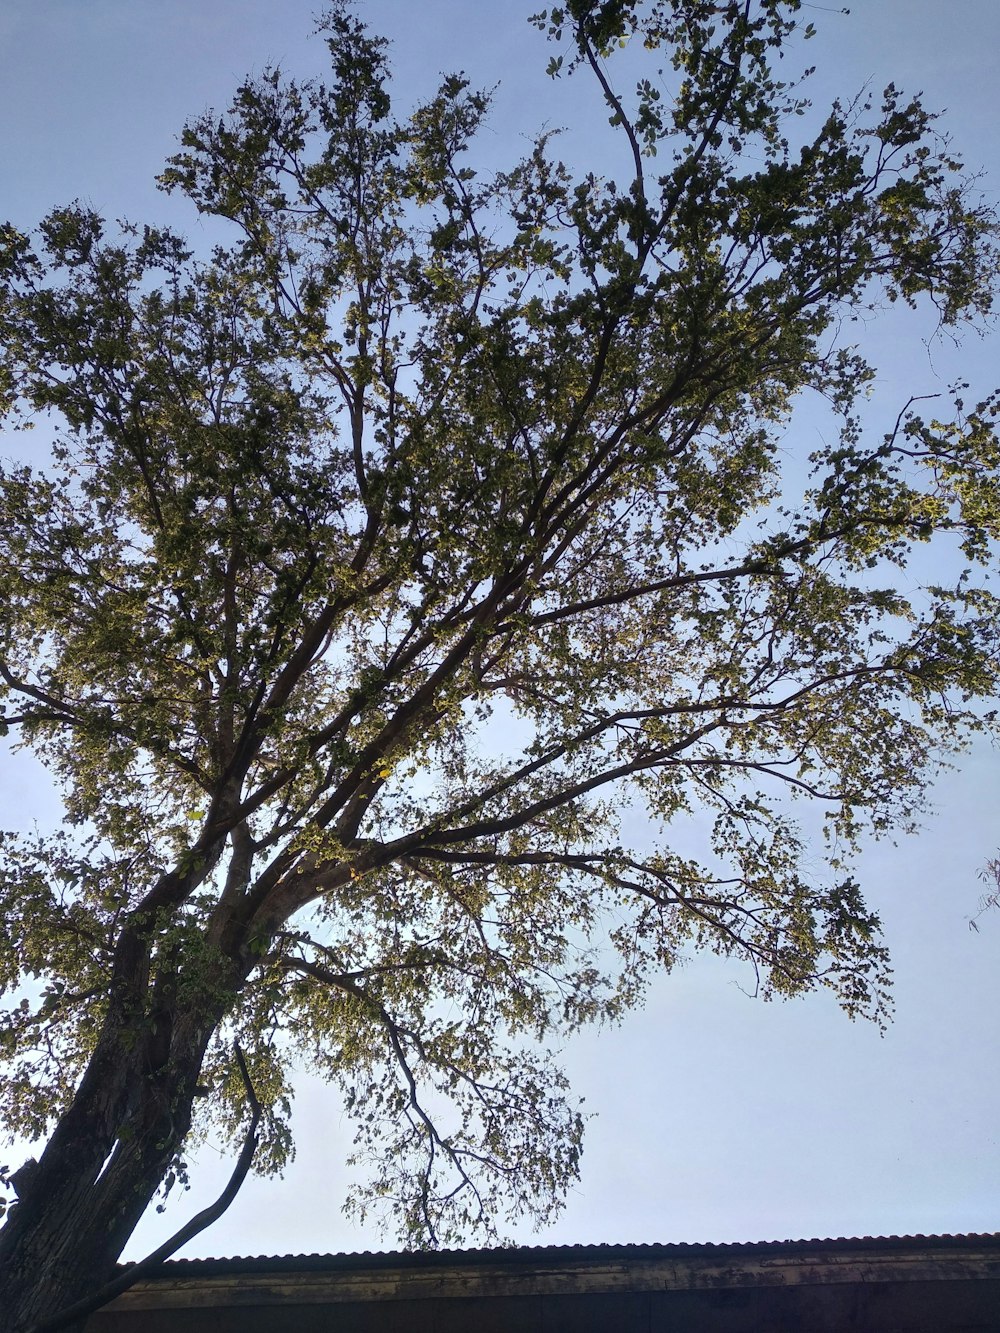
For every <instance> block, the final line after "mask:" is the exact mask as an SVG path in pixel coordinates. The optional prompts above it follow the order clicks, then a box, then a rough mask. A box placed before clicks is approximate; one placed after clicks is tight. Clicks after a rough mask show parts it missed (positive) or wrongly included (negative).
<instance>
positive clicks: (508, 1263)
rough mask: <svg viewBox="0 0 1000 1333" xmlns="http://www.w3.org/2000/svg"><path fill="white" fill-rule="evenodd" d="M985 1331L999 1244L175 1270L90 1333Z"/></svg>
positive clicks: (98, 1319)
mask: <svg viewBox="0 0 1000 1333" xmlns="http://www.w3.org/2000/svg"><path fill="white" fill-rule="evenodd" d="M376 1330H377V1333H459V1331H461V1333H501V1331H502V1333H632V1331H633V1330H635V1333H667V1331H668V1330H669V1333H751V1330H752V1331H753V1333H786V1330H787V1333H791V1331H792V1330H795V1331H796V1333H798V1331H799V1330H804V1331H805V1333H845V1331H854V1330H857V1331H859V1333H860V1331H861V1330H863V1331H864V1333H986V1330H997V1331H1000V1234H996V1235H987V1236H892V1237H871V1238H864V1239H854V1240H844V1239H842V1240H809V1241H776V1242H767V1243H757V1244H748V1245H594V1246H559V1247H544V1248H543V1247H539V1248H531V1249H497V1250H468V1251H444V1252H436V1253H424V1254H351V1255H307V1256H285V1257H279V1258H260V1259H193V1260H184V1259H182V1260H176V1261H173V1262H170V1263H167V1264H165V1265H164V1266H163V1267H162V1268H161V1269H160V1270H159V1271H158V1272H157V1274H156V1275H155V1276H153V1277H149V1278H147V1279H145V1280H143V1281H141V1282H139V1283H137V1284H136V1285H135V1286H134V1287H133V1288H132V1289H131V1290H130V1291H128V1292H126V1293H125V1294H124V1295H122V1296H120V1297H118V1299H117V1300H115V1301H114V1302H113V1303H112V1304H111V1305H109V1306H108V1307H106V1308H105V1309H104V1310H102V1311H99V1312H98V1313H97V1314H95V1315H93V1316H92V1317H91V1319H90V1321H89V1323H88V1325H87V1333H376Z"/></svg>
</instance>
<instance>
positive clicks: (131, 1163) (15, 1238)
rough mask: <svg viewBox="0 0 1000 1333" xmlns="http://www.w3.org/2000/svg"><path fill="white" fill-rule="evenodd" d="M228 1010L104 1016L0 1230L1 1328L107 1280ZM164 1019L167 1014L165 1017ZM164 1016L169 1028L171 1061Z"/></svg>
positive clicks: (175, 1140)
mask: <svg viewBox="0 0 1000 1333" xmlns="http://www.w3.org/2000/svg"><path fill="white" fill-rule="evenodd" d="M220 1018H221V1013H219V1012H216V1013H212V1014H205V1013H204V1012H202V1013H200V1014H198V1015H197V1017H196V1018H194V1017H192V1018H189V1017H188V1016H187V1015H174V1014H169V1015H168V1014H164V1013H163V1012H162V1010H161V1011H160V1013H159V1014H158V1015H157V1019H158V1021H157V1023H156V1024H153V1025H150V1024H148V1023H147V1024H146V1025H145V1033H146V1040H140V1041H138V1042H137V1041H136V1040H135V1038H136V1028H135V1025H134V1024H128V1025H122V1024H115V1023H112V1021H111V1016H110V1015H109V1019H108V1021H107V1022H106V1024H105V1028H104V1031H103V1033H102V1035H101V1038H100V1041H99V1043H98V1047H97V1050H96V1051H95V1052H94V1056H93V1058H92V1059H91V1062H90V1064H89V1066H88V1068H87V1071H86V1073H85V1075H84V1077H83V1080H82V1081H81V1084H80V1087H79V1089H78V1091H77V1093H76V1096H75V1098H74V1100H73V1103H72V1105H71V1106H70V1108H69V1110H68V1111H67V1112H66V1114H65V1115H64V1116H63V1117H62V1118H61V1119H60V1121H59V1123H58V1124H57V1126H56V1128H55V1131H54V1132H53V1135H52V1137H51V1139H50V1140H49V1142H48V1144H47V1145H46V1148H45V1151H44V1152H43V1154H42V1156H41V1158H40V1160H39V1162H38V1165H37V1168H36V1169H35V1170H34V1172H33V1174H32V1175H31V1177H30V1179H29V1180H28V1181H27V1183H26V1184H25V1185H24V1186H23V1191H22V1192H23V1197H20V1196H19V1201H18V1203H17V1205H16V1207H15V1208H14V1209H13V1210H12V1211H11V1213H10V1215H9V1217H8V1221H7V1224H6V1225H5V1226H4V1228H3V1230H2V1231H0V1333H28V1330H29V1329H31V1328H32V1327H33V1326H34V1325H35V1324H36V1323H38V1322H39V1321H40V1320H42V1319H45V1318H48V1317H50V1316H52V1315H54V1314H56V1313H58V1312H59V1311H61V1310H64V1309H66V1308H67V1307H68V1306H70V1305H72V1304H73V1303H74V1302H75V1301H78V1300H80V1299H81V1298H82V1297H84V1296H86V1295H88V1294H89V1293H91V1292H93V1291H95V1290H96V1289H97V1288H98V1287H100V1286H103V1284H104V1283H105V1282H107V1281H108V1280H109V1279H110V1278H111V1276H112V1275H113V1273H114V1269H115V1264H116V1262H117V1260H118V1257H119V1255H120V1254H121V1252H122V1250H123V1249H124V1247H125V1244H126V1242H127V1241H128V1238H129V1236H130V1235H131V1234H132V1231H133V1230H134V1229H135V1226H136V1224H137V1222H138V1221H139V1219H140V1217H141V1216H142V1214H143V1212H144V1211H145V1209H146V1207H147V1206H148V1204H149V1203H150V1201H151V1199H152V1198H153V1196H154V1194H155V1193H156V1190H157V1187H158V1186H159V1184H160V1182H161V1180H162V1179H163V1177H164V1175H165V1174H166V1171H167V1168H168V1166H169V1163H170V1161H171V1159H172V1158H173V1156H174V1154H175V1153H176V1151H177V1150H178V1149H179V1148H180V1146H181V1144H182V1143H183V1141H184V1138H185V1136H186V1134H187V1131H188V1129H189V1127H190V1123H191V1108H192V1104H193V1101H194V1095H195V1087H196V1085H197V1082H198V1075H199V1071H200V1069H201V1064H202V1060H203V1058H204V1054H205V1048H206V1046H207V1044H208V1039H209V1037H210V1036H211V1033H212V1031H213V1029H214V1027H215V1026H216V1024H217V1022H218V1021H219V1019H220ZM164 1020H166V1023H164ZM164 1027H166V1029H167V1031H169V1034H170V1036H169V1039H168V1041H167V1043H166V1045H167V1049H168V1052H169V1053H168V1055H167V1058H166V1060H163V1059H159V1060H154V1059H153V1058H151V1057H153V1055H154V1053H155V1052H156V1048H157V1047H158V1048H159V1051H160V1052H162V1051H163V1046H164V1042H163V1037H164Z"/></svg>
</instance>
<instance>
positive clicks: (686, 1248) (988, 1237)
mask: <svg viewBox="0 0 1000 1333" xmlns="http://www.w3.org/2000/svg"><path fill="white" fill-rule="evenodd" d="M970 1246H975V1247H979V1248H987V1249H992V1248H994V1247H996V1248H998V1249H1000V1232H996V1231H994V1232H982V1233H970V1234H967V1235H929V1236H925V1235H922V1234H917V1235H912V1236H837V1237H831V1238H827V1239H820V1238H818V1237H817V1238H813V1239H811V1240H763V1241H747V1242H740V1241H725V1242H677V1243H671V1244H665V1245H659V1244H630V1245H614V1244H600V1245H531V1246H516V1247H514V1246H509V1247H508V1246H503V1247H497V1248H493V1249H478V1250H399V1251H384V1250H364V1251H359V1252H356V1253H344V1254H274V1255H256V1256H251V1255H237V1256H232V1257H230V1258H217V1259H170V1260H168V1261H167V1262H166V1263H165V1264H163V1265H162V1266H161V1267H160V1268H158V1269H157V1270H156V1272H154V1273H151V1274H150V1275H149V1279H148V1280H155V1279H156V1278H157V1277H162V1278H171V1277H181V1276H184V1275H186V1274H191V1275H194V1274H200V1275H204V1276H208V1275H209V1274H213V1273H216V1274H220V1275H221V1274H225V1273H249V1272H254V1273H265V1272H271V1273H290V1272H299V1273H301V1272H336V1271H338V1270H350V1269H362V1268H419V1267H424V1268H434V1267H438V1266H449V1267H454V1266H464V1265H466V1264H469V1265H472V1264H501V1265H508V1266H511V1267H514V1266H516V1265H519V1264H526V1265H527V1264H534V1265H537V1264H545V1263H548V1262H552V1263H560V1264H565V1263H574V1262H579V1263H588V1262H595V1261H605V1262H607V1261H608V1260H612V1261H614V1260H618V1259H620V1260H622V1261H627V1260H642V1259H670V1258H671V1257H674V1258H677V1259H682V1258H683V1259H693V1258H696V1257H704V1258H706V1259H707V1258H711V1257H712V1256H713V1255H718V1256H720V1257H721V1256H722V1255H727V1256H731V1257H735V1256H736V1255H737V1254H741V1255H747V1256H750V1255H754V1254H774V1253H784V1254H789V1255H791V1254H810V1253H817V1252H820V1251H823V1252H831V1251H832V1252H837V1251H844V1252H857V1251H859V1250H861V1251H868V1252H879V1253H891V1252H897V1253H898V1252H905V1251H916V1250H925V1249H927V1248H933V1249H945V1250H947V1249H963V1248H964V1249H967V1248H969V1247H970Z"/></svg>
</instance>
